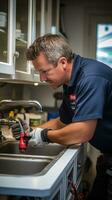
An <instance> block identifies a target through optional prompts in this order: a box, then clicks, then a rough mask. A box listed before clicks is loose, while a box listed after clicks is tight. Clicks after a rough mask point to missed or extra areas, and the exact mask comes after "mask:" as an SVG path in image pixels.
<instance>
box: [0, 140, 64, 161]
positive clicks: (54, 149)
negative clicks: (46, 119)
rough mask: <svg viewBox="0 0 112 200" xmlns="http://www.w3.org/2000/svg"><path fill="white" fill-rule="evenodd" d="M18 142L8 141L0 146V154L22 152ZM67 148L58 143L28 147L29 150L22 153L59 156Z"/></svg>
mask: <svg viewBox="0 0 112 200" xmlns="http://www.w3.org/2000/svg"><path fill="white" fill-rule="evenodd" d="M18 146H19V145H18V142H8V143H4V144H3V145H1V146H0V154H1V153H2V154H3V153H5V154H21V152H20V151H19V148H18ZM64 150H65V146H63V145H57V144H49V145H44V146H37V147H30V146H29V147H28V148H27V150H26V151H25V152H24V153H22V154H26V155H43V156H53V157H54V156H57V155H58V154H59V153H61V152H63V151H64Z"/></svg>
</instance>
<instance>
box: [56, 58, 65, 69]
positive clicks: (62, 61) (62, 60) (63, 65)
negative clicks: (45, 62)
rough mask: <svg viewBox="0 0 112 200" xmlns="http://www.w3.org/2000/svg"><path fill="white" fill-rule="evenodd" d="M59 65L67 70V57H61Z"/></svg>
mask: <svg viewBox="0 0 112 200" xmlns="http://www.w3.org/2000/svg"><path fill="white" fill-rule="evenodd" d="M58 63H59V64H61V66H62V67H63V69H64V70H66V66H67V59H66V58H65V57H60V58H59V61H58Z"/></svg>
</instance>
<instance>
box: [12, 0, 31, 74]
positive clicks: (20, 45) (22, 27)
mask: <svg viewBox="0 0 112 200" xmlns="http://www.w3.org/2000/svg"><path fill="white" fill-rule="evenodd" d="M28 14H29V13H28V0H24V1H23V0H16V42H15V43H16V44H15V45H16V59H15V67H16V71H22V72H27V71H28V69H27V59H26V54H25V53H26V49H27V46H28Z"/></svg>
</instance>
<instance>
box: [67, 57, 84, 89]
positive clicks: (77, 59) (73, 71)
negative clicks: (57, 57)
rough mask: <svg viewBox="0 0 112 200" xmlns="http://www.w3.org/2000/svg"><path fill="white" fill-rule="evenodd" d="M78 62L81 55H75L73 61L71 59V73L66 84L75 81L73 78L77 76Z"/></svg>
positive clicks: (71, 83) (69, 84)
mask: <svg viewBox="0 0 112 200" xmlns="http://www.w3.org/2000/svg"><path fill="white" fill-rule="evenodd" d="M80 63H81V56H79V55H75V57H74V61H73V66H72V73H71V78H70V81H69V83H68V86H72V85H73V84H74V83H75V80H76V78H77V74H78V71H79V68H80Z"/></svg>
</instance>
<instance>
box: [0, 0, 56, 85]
mask: <svg viewBox="0 0 112 200" xmlns="http://www.w3.org/2000/svg"><path fill="white" fill-rule="evenodd" d="M58 13H59V0H24V1H23V0H0V78H2V80H3V78H4V80H5V78H6V77H8V78H9V79H11V80H13V81H29V82H30V81H32V82H37V81H39V75H38V73H35V71H34V70H33V66H32V65H31V63H30V62H28V61H27V59H26V50H27V48H28V46H29V45H30V44H31V43H32V42H33V41H34V40H35V39H36V38H37V37H39V36H41V35H43V34H45V33H49V32H52V33H56V32H58V31H57V30H58V21H59V14H58Z"/></svg>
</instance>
